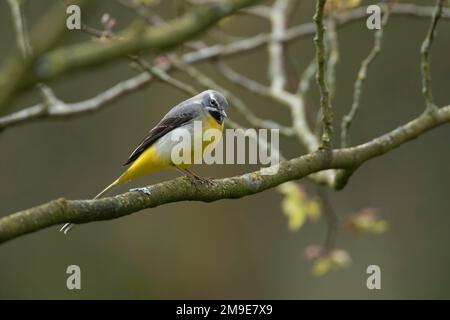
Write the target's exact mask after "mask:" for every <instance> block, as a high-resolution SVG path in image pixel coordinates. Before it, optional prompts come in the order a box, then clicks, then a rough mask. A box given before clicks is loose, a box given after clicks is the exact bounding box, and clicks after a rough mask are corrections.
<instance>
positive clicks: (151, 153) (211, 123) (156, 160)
mask: <svg viewBox="0 0 450 320" xmlns="http://www.w3.org/2000/svg"><path fill="white" fill-rule="evenodd" d="M208 129H219V130H221V131H222V130H223V124H222V125H220V124H219V123H217V121H216V120H215V119H214V118H213V117H211V116H210V115H209V114H208V115H207V116H206V121H203V131H205V130H208ZM210 143H212V142H211V141H206V142H204V143H203V144H202V149H203V150H204V149H205V148H206V146H208V145H209V144H210ZM213 143H214V141H213ZM188 166H189V165H181V166H178V167H179V168H186V167H188ZM171 167H173V164H172V163H170V162H167V160H165V159H161V157H160V156H159V154H158V150H157V149H156V147H155V145H153V146H152V147H150V148H148V149H147V150H145V151H144V152H143V153H142V154H141V155H140V157H139V158H137V159H136V161H134V162H133V164H132V165H131V166H130V167H129V168H128V169H127V170H126V171H125V172H124V173H123V174H122V175H121V176H120V177H119V178H118V179H117V180H116V183H114V184H115V185H117V184H122V183H125V182H127V181H130V180H134V179H136V178H138V177H141V176H143V175H146V174H150V173H152V172H155V171H158V170H162V169H166V168H171Z"/></svg>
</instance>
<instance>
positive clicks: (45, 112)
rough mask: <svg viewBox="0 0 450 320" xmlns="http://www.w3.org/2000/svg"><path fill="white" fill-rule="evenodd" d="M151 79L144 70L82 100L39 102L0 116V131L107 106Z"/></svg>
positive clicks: (80, 114)
mask: <svg viewBox="0 0 450 320" xmlns="http://www.w3.org/2000/svg"><path fill="white" fill-rule="evenodd" d="M151 79H152V76H151V75H149V74H148V73H147V72H145V73H142V74H139V75H138V76H135V77H133V78H130V79H128V80H124V81H121V82H119V83H117V84H116V85H114V86H113V87H111V88H109V89H107V90H105V91H104V92H101V93H100V94H98V95H96V96H95V97H93V98H90V99H87V100H84V101H80V102H76V103H65V102H62V101H61V100H59V99H58V103H57V104H52V105H46V104H45V103H39V104H37V105H35V106H32V107H28V108H25V109H23V110H20V111H17V112H15V113H12V114H10V115H8V116H5V117H2V118H0V131H1V130H3V129H6V128H9V127H11V126H15V125H19V124H23V123H28V122H32V121H36V120H38V119H45V118H52V119H61V118H64V119H67V118H71V117H78V116H82V115H85V114H90V113H92V112H94V111H97V110H99V109H101V108H103V107H106V106H108V105H109V104H110V103H111V102H113V101H115V100H117V99H119V98H120V97H122V96H124V95H127V94H129V93H130V92H135V91H137V90H139V89H140V88H142V87H144V86H146V85H147V84H149V83H150V81H151Z"/></svg>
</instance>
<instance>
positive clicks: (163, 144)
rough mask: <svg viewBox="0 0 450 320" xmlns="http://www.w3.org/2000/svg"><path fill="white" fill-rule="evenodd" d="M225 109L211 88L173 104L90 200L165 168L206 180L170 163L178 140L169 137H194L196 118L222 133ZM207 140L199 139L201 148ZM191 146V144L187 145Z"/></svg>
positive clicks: (220, 96) (64, 229)
mask: <svg viewBox="0 0 450 320" xmlns="http://www.w3.org/2000/svg"><path fill="white" fill-rule="evenodd" d="M227 108H228V102H227V99H226V98H225V97H224V95H223V94H221V93H220V92H217V91H214V90H206V91H203V92H202V93H199V94H198V95H196V96H194V97H192V98H190V99H188V100H185V101H183V102H181V103H179V104H178V105H176V106H175V107H173V108H172V109H171V110H170V111H169V112H168V113H167V114H166V115H165V116H164V117H163V118H162V120H161V121H160V122H159V123H158V124H157V125H156V126H155V127H154V128H153V129H151V130H150V131H149V133H148V134H147V135H146V136H145V138H144V139H143V140H142V142H141V143H140V144H139V145H138V146H137V147H136V149H134V151H133V152H132V153H131V155H130V156H129V158H128V160H127V161H126V162H125V164H124V166H129V167H128V168H127V169H126V170H125V172H124V173H123V174H122V175H121V176H120V177H119V178H117V179H116V180H115V181H114V182H113V183H111V184H110V185H109V186H107V187H106V188H105V189H104V190H103V191H102V192H100V193H99V194H98V195H97V196H96V197H95V198H94V199H97V198H100V197H101V196H102V195H103V194H105V193H106V192H107V191H109V190H110V189H111V188H113V187H115V186H118V185H120V184H123V183H126V182H129V181H131V180H133V179H136V178H138V177H141V176H143V175H146V174H149V173H152V172H155V171H158V170H162V169H166V168H175V169H178V170H179V171H181V172H183V173H184V174H186V175H187V176H188V177H189V178H190V179H191V181H192V182H193V183H195V182H206V181H208V180H207V179H206V178H202V177H199V176H198V175H196V174H195V173H193V172H192V171H190V170H188V169H187V168H186V166H187V165H185V164H181V165H175V164H174V163H173V161H172V148H173V147H174V146H175V145H176V144H177V143H178V142H177V139H172V136H173V135H174V134H175V132H176V131H177V130H178V129H184V130H187V132H189V133H190V134H191V136H194V122H196V121H201V123H202V131H203V132H204V131H205V130H208V129H219V130H220V131H221V132H222V131H223V127H224V119H225V118H226V117H227V114H226V109H227ZM212 142H214V143H216V142H217V141H215V140H214V141H211V142H209V143H212ZM209 143H205V142H202V143H201V146H202V150H204V149H205V148H206V146H207V145H209ZM194 145H195V144H194V143H191V146H194ZM137 190H140V189H137ZM73 226H74V224H72V223H66V224H64V226H63V227H62V228H61V230H60V231H61V232H64V234H67V232H69V231H70V229H72V228H73Z"/></svg>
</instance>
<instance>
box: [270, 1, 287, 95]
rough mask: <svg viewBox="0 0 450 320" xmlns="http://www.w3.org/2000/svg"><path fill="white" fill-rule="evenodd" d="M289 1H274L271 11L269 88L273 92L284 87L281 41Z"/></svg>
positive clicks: (284, 75)
mask: <svg viewBox="0 0 450 320" xmlns="http://www.w3.org/2000/svg"><path fill="white" fill-rule="evenodd" d="M289 3H290V0H276V1H275V3H274V5H273V7H272V11H271V15H270V21H271V23H272V33H271V39H270V41H269V45H268V53H269V75H270V88H271V90H272V91H273V92H276V93H278V92H280V91H282V90H283V89H284V86H285V85H286V72H285V70H284V65H283V64H284V50H283V43H282V41H281V39H282V38H283V35H284V33H285V31H286V14H287V9H288V8H289Z"/></svg>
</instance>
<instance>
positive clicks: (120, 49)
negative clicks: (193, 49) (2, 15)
mask: <svg viewBox="0 0 450 320" xmlns="http://www.w3.org/2000/svg"><path fill="white" fill-rule="evenodd" d="M257 1H259V0H221V1H217V2H214V3H211V4H205V5H201V6H197V7H195V8H193V9H192V11H190V12H188V13H186V14H185V15H184V16H182V17H180V18H177V19H175V20H173V21H170V22H168V23H167V24H163V25H160V26H157V27H153V26H152V27H144V28H142V26H138V27H136V26H133V27H130V28H128V29H127V30H125V31H124V32H122V33H120V34H119V35H118V36H119V37H120V38H121V40H116V41H109V42H106V43H98V42H85V43H80V44H75V45H72V46H68V47H63V48H59V49H56V50H54V51H52V52H50V53H48V54H46V55H44V56H43V57H41V58H40V59H39V60H38V61H37V66H36V68H35V70H37V72H35V73H34V79H32V81H31V84H33V83H35V82H37V81H42V80H48V79H51V78H54V77H56V76H59V75H61V74H65V73H68V72H71V71H74V70H77V69H82V68H87V67H91V66H99V65H102V64H104V63H106V62H109V61H111V60H114V59H117V58H120V57H123V56H125V55H127V54H135V53H138V52H139V51H142V50H146V51H156V52H158V51H162V50H167V49H170V48H173V47H176V46H177V45H179V44H181V43H183V42H185V41H187V40H189V39H192V38H193V37H195V36H197V35H198V34H199V33H201V32H203V31H205V30H207V29H208V28H209V27H210V26H212V25H214V24H216V23H217V22H218V21H219V20H220V19H221V18H224V17H227V16H229V15H231V14H233V13H234V12H236V11H237V10H239V9H242V8H244V7H247V6H250V5H252V4H254V3H256V2H257ZM29 84H30V83H28V84H27V85H29Z"/></svg>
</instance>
